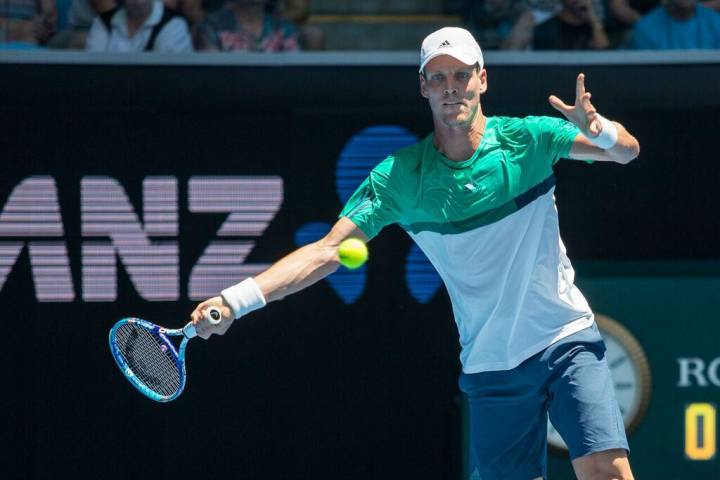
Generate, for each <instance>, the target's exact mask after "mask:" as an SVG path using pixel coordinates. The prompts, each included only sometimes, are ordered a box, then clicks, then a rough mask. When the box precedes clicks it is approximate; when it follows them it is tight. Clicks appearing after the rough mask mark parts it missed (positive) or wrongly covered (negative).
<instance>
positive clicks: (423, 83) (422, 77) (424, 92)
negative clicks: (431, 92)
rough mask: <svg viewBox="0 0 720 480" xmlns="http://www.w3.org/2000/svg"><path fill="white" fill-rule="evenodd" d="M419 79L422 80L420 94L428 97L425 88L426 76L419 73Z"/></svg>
mask: <svg viewBox="0 0 720 480" xmlns="http://www.w3.org/2000/svg"><path fill="white" fill-rule="evenodd" d="M418 79H419V80H420V95H422V96H423V97H424V98H428V94H427V90H426V89H425V87H426V85H425V76H424V75H423V74H422V73H421V74H420V75H418Z"/></svg>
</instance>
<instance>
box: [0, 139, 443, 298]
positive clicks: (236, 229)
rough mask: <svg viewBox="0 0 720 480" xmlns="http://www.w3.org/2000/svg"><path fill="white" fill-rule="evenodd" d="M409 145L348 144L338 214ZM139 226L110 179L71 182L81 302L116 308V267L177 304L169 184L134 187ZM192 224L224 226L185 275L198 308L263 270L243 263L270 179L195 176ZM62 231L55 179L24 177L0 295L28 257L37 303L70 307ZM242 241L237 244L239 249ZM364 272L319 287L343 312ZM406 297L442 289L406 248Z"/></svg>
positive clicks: (158, 180) (0, 248) (11, 214)
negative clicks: (205, 220)
mask: <svg viewBox="0 0 720 480" xmlns="http://www.w3.org/2000/svg"><path fill="white" fill-rule="evenodd" d="M415 142H417V138H416V137H415V135H413V134H412V133H410V132H408V131H407V130H406V129H404V128H402V127H396V126H376V127H370V128H367V129H365V130H363V131H361V132H359V133H358V134H356V135H355V136H353V137H352V138H351V139H350V140H349V141H348V142H347V143H346V145H345V147H344V149H343V150H342V152H341V154H340V157H339V159H338V162H337V170H336V175H335V178H336V185H335V186H336V192H337V195H338V199H339V201H340V204H344V203H345V202H346V201H347V200H348V198H349V197H350V195H351V194H352V193H353V191H354V190H355V188H357V186H358V185H359V184H360V183H361V182H362V180H363V179H364V178H365V177H366V176H367V174H368V172H369V171H370V169H372V167H374V166H375V165H376V164H377V163H378V162H380V161H381V160H382V159H383V158H384V157H385V156H387V155H388V154H389V153H391V152H393V151H395V150H397V149H399V148H403V147H405V146H407V145H410V144H413V143H415ZM142 192H143V193H142V195H143V202H142V212H143V214H142V218H140V216H139V215H138V214H137V212H136V211H135V209H134V208H133V206H132V203H131V202H130V199H129V198H128V195H127V193H126V191H125V188H124V187H123V186H122V185H121V184H120V182H118V181H117V180H116V179H115V178H112V177H108V176H86V177H83V178H82V179H81V182H80V229H81V232H80V233H81V239H82V247H81V269H82V272H81V276H80V277H81V294H80V295H81V298H82V300H83V301H85V302H112V301H115V300H116V298H117V274H118V272H117V268H118V265H117V263H118V260H119V261H120V263H121V264H122V267H123V268H124V269H125V271H126V272H127V274H128V277H129V279H130V281H131V282H132V283H133V286H134V288H135V290H136V291H137V293H138V295H139V296H140V297H142V298H143V299H145V300H148V301H175V300H179V298H180V249H179V246H178V180H177V178H175V177H173V176H148V177H145V179H144V180H143V184H142ZM187 202H188V204H187V206H188V210H189V211H190V212H191V213H193V214H205V213H214V214H217V213H226V214H227V216H226V218H225V221H224V223H223V224H222V225H221V226H220V229H219V230H218V231H217V233H216V238H215V239H213V240H212V241H210V243H209V244H208V245H207V247H206V248H205V251H204V252H203V253H202V255H201V256H200V257H199V259H198V260H197V262H196V263H195V265H194V266H193V267H192V270H191V272H190V277H189V280H188V285H187V295H188V297H189V299H191V300H202V299H205V298H208V297H211V296H213V295H217V292H219V291H220V290H222V289H223V288H225V287H227V286H228V285H231V284H233V283H236V282H238V281H240V280H242V279H243V278H245V277H248V276H251V275H256V274H258V273H259V272H261V271H263V270H265V269H266V268H268V267H269V264H265V263H249V262H246V261H245V259H246V258H247V257H248V255H249V254H250V252H251V251H252V249H253V247H254V246H255V243H256V240H253V238H254V239H257V238H258V237H261V236H262V235H263V233H264V231H265V229H266V228H267V227H268V225H269V224H270V222H271V221H272V220H273V218H275V216H276V215H277V212H278V211H279V209H280V207H281V205H282V202H283V180H282V178H280V177H278V176H194V177H191V178H190V179H189V180H188V184H187ZM329 229H330V224H329V223H324V222H313V223H309V224H306V225H303V226H302V227H301V228H300V229H298V231H297V232H296V233H295V243H296V244H297V245H298V246H299V245H304V244H307V243H309V242H312V241H315V240H317V239H319V238H321V237H322V236H323V235H325V234H326V233H327V232H328V231H329ZM65 234H66V232H65V228H64V223H63V218H62V212H61V209H60V203H59V201H58V190H57V185H56V182H55V179H54V178H53V177H51V176H43V175H36V176H30V177H27V178H25V179H23V180H22V181H21V182H19V183H18V184H17V185H16V186H15V187H14V188H13V190H12V192H11V193H10V195H9V196H8V198H7V200H6V202H5V204H4V205H3V206H2V209H1V210H0V291H1V290H2V288H3V285H4V284H5V282H6V280H7V278H8V276H9V275H10V274H11V272H12V270H13V267H14V266H15V264H16V262H17V260H18V258H19V256H20V254H21V252H22V251H23V249H24V248H27V250H28V256H29V258H30V269H31V271H32V278H33V281H34V287H35V298H36V299H37V301H38V302H72V301H74V300H75V298H76V288H75V285H74V282H73V276H72V272H71V269H70V261H69V258H68V248H67V245H66V242H65ZM239 237H243V238H244V239H239ZM366 276H367V273H366V269H365V266H363V267H361V268H359V269H357V270H352V271H350V270H347V269H344V268H341V269H340V270H338V271H337V272H336V273H335V274H333V275H331V276H329V277H327V279H326V281H327V282H328V283H329V284H330V286H331V287H332V289H333V290H334V291H335V292H336V293H337V295H338V296H339V297H340V298H341V299H342V301H343V302H345V303H347V304H351V303H354V302H356V301H357V300H358V299H359V298H360V297H361V296H362V294H363V292H364V290H365V286H366V283H367V279H366ZM405 277H406V282H407V285H408V288H409V291H410V294H411V295H412V296H413V297H414V298H415V299H416V300H417V301H418V302H421V303H427V302H428V301H430V299H431V298H432V297H433V296H434V295H435V293H436V292H437V291H438V289H439V288H440V286H441V281H440V278H439V276H438V275H437V273H436V272H435V270H434V269H433V267H432V266H431V265H430V263H429V262H428V260H427V258H426V257H425V255H424V254H423V253H422V252H421V251H420V250H419V249H418V248H417V246H415V245H413V246H412V248H411V250H410V252H409V254H408V256H407V259H406V267H405Z"/></svg>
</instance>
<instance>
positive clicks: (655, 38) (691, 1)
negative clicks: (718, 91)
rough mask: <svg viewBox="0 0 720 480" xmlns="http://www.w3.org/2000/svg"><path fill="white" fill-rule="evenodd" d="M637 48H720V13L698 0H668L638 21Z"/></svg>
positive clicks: (635, 45) (634, 43) (635, 34)
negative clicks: (699, 3) (700, 3)
mask: <svg viewBox="0 0 720 480" xmlns="http://www.w3.org/2000/svg"><path fill="white" fill-rule="evenodd" d="M632 46H633V48H636V49H639V50H668V49H679V48H690V49H695V48H704V49H710V48H720V13H717V12H715V11H714V10H711V9H709V8H706V7H704V6H702V5H698V3H697V0H666V3H665V4H664V5H663V6H660V7H657V8H655V9H653V10H652V11H651V12H650V13H648V14H647V15H645V16H644V17H643V18H642V19H640V20H639V21H638V22H637V23H636V24H635V31H634V33H633V42H632Z"/></svg>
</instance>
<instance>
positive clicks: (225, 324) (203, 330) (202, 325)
mask: <svg viewBox="0 0 720 480" xmlns="http://www.w3.org/2000/svg"><path fill="white" fill-rule="evenodd" d="M210 307H217V308H218V309H219V310H220V314H221V315H222V320H221V321H220V323H218V324H217V325H213V324H211V323H210V322H209V321H208V320H207V318H205V312H206V311H207V309H208V308H210ZM233 320H234V318H233V314H232V310H231V309H230V307H229V306H228V304H227V303H226V302H225V300H224V299H223V298H222V297H221V296H217V297H213V298H210V299H208V300H205V301H204V302H202V303H200V304H198V306H197V307H195V310H193V312H192V313H191V314H190V321H191V322H192V323H193V325H195V329H196V330H197V334H198V337H200V338H204V339H205V340H207V339H208V338H210V335H224V334H225V332H227V330H228V328H230V325H232V324H233Z"/></svg>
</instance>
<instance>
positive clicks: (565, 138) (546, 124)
mask: <svg viewBox="0 0 720 480" xmlns="http://www.w3.org/2000/svg"><path fill="white" fill-rule="evenodd" d="M526 126H527V128H528V129H529V130H530V131H531V134H532V136H533V137H534V138H535V140H536V141H537V142H538V145H537V147H538V149H539V153H541V154H543V155H544V156H546V157H547V158H548V160H550V162H551V164H552V165H555V164H556V163H557V162H558V160H560V159H561V158H567V157H568V155H569V154H570V149H571V148H572V145H573V142H574V141H575V138H576V137H577V136H578V134H579V133H580V129H579V128H578V127H577V126H575V124H573V123H571V122H568V121H567V120H565V119H562V118H556V117H527V119H526Z"/></svg>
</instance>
